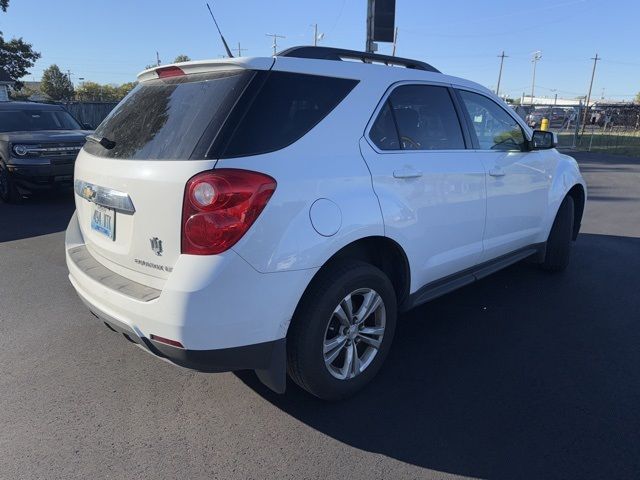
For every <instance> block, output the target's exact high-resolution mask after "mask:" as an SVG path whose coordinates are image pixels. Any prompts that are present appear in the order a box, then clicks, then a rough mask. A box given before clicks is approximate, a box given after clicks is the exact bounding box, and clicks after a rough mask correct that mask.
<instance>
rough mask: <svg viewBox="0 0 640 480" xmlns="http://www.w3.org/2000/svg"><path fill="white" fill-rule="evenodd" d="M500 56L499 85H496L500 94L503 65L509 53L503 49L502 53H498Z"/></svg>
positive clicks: (498, 94)
mask: <svg viewBox="0 0 640 480" xmlns="http://www.w3.org/2000/svg"><path fill="white" fill-rule="evenodd" d="M498 57H500V71H499V72H498V86H497V87H496V95H497V96H500V80H502V65H503V64H504V59H505V58H509V55H505V54H504V50H503V51H502V53H501V54H500V55H498Z"/></svg>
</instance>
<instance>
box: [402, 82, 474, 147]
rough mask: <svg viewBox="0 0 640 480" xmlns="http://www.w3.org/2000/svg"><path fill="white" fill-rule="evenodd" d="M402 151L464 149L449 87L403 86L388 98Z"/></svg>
mask: <svg viewBox="0 0 640 480" xmlns="http://www.w3.org/2000/svg"><path fill="white" fill-rule="evenodd" d="M389 103H390V105H391V106H392V110H393V115H394V117H395V121H396V124H397V126H398V133H399V136H400V146H401V148H402V149H403V150H454V149H463V148H465V145H464V138H463V136H462V129H461V128H460V122H459V120H458V115H457V114H456V110H455V108H454V106H453V102H452V101H451V96H450V95H449V90H448V89H447V88H445V87H436V86H431V85H403V86H401V87H398V88H396V89H395V90H394V91H393V93H392V94H391V96H390V97H389Z"/></svg>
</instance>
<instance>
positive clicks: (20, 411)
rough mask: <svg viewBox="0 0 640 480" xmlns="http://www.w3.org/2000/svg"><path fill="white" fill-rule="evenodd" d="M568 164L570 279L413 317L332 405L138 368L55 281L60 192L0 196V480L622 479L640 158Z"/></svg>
mask: <svg viewBox="0 0 640 480" xmlns="http://www.w3.org/2000/svg"><path fill="white" fill-rule="evenodd" d="M575 156H576V158H578V159H579V161H580V163H581V167H582V171H583V173H584V175H585V177H586V179H587V182H588V184H589V195H590V200H589V203H588V206H587V210H586V213H585V218H584V221H583V225H582V233H581V235H580V237H579V239H578V242H577V243H576V244H575V248H574V250H573V258H572V264H571V265H570V267H569V269H568V270H567V271H566V272H565V273H563V274H559V275H551V274H547V273H544V272H542V271H540V270H538V269H537V268H535V266H532V265H529V264H525V263H523V264H517V265H514V266H512V267H510V268H508V269H507V270H505V271H502V272H500V273H497V274H495V275H493V276H491V277H489V278H487V279H485V280H483V281H481V282H478V283H476V284H474V285H471V286H468V287H465V288H464V289H461V290H459V291H457V292H454V293H452V294H449V295H447V296H446V297H442V298H440V299H438V300H435V301H433V302H431V303H429V304H427V305H425V306H423V307H420V308H418V309H416V310H414V311H412V312H410V313H409V314H407V315H405V316H404V318H402V321H401V322H400V323H399V325H398V329H397V334H396V335H397V336H396V339H395V342H394V347H393V349H392V352H391V354H390V357H389V359H388V362H387V365H386V366H385V368H384V369H383V371H382V372H381V374H380V375H379V377H378V378H377V379H376V381H375V382H374V383H373V385H371V386H370V387H369V388H367V389H366V390H365V391H364V392H363V393H362V394H360V395H358V396H357V397H355V398H353V399H351V400H349V401H346V402H342V403H337V404H327V403H322V402H320V401H317V400H315V399H313V398H311V397H310V396H308V395H307V394H305V393H303V392H302V391H301V390H299V389H298V388H296V387H295V386H294V385H289V387H288V391H287V393H286V394H285V395H283V396H279V395H276V394H273V393H271V392H270V391H269V390H267V389H266V388H265V387H263V386H262V385H261V384H260V383H259V382H258V381H257V380H256V379H255V377H254V376H253V374H252V373H247V372H240V373H237V374H233V373H226V374H203V373H195V372H191V371H187V370H184V369H180V368H177V367H173V366H171V365H168V364H165V363H164V362H161V361H158V360H156V359H154V358H152V357H151V356H150V355H148V354H146V353H144V352H143V351H141V350H140V349H138V348H137V347H135V346H134V345H132V344H130V343H128V342H126V341H124V340H123V339H122V338H120V337H118V336H116V334H115V333H113V332H111V331H109V330H107V328H105V327H104V326H103V325H101V324H100V323H99V322H97V321H96V320H95V319H94V317H92V316H91V315H90V314H89V313H88V311H87V310H86V309H85V308H84V306H83V305H82V304H81V302H80V300H79V299H78V298H77V297H76V295H75V293H74V290H73V288H72V287H71V285H70V284H69V282H68V280H67V271H66V267H65V263H64V256H63V240H64V229H65V227H66V224H67V221H68V219H69V217H70V216H71V214H72V212H73V208H74V207H73V202H72V200H71V199H70V194H62V195H56V196H54V197H40V198H34V199H31V200H29V201H28V202H26V203H25V204H24V205H21V206H10V205H4V204H0V478H7V479H14V478H189V479H194V478H221V479H228V478H281V479H284V478H336V477H340V478H352V479H359V478H367V479H373V478H393V479H398V478H449V477H455V476H458V475H459V476H468V477H480V478H496V479H514V478H527V479H528V478H530V479H542V478H544V479H551V478H607V479H611V478H639V477H640V368H639V367H640V294H639V293H638V290H639V288H638V287H639V286H640V159H633V158H627V157H619V156H607V155H602V154H586V153H582V154H576V155H575Z"/></svg>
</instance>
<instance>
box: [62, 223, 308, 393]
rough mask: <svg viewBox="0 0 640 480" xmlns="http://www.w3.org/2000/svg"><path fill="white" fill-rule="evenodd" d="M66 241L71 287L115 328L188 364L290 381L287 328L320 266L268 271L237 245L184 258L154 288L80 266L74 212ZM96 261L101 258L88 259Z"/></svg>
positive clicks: (158, 353) (81, 242) (157, 352)
mask: <svg viewBox="0 0 640 480" xmlns="http://www.w3.org/2000/svg"><path fill="white" fill-rule="evenodd" d="M65 244H66V245H65V250H66V259H67V266H68V268H69V279H70V281H71V283H72V285H73V286H74V288H75V289H76V291H77V293H78V295H79V296H80V298H81V299H82V301H83V302H84V303H85V304H86V305H87V307H88V308H89V310H91V312H93V314H94V315H95V316H96V317H98V318H99V319H100V320H102V321H103V322H104V323H106V324H107V325H108V326H110V327H111V328H112V330H115V331H117V332H120V333H122V334H123V335H124V336H125V337H127V338H128V339H129V340H131V341H133V342H135V343H137V344H139V345H140V346H142V347H143V348H144V349H145V350H147V351H149V352H151V353H153V354H155V355H156V356H158V357H161V358H164V359H166V360H169V361H171V362H172V363H174V364H177V365H180V366H183V367H187V368H192V369H196V370H200V371H208V372H220V371H231V370H242V369H253V370H256V371H257V372H258V374H259V376H260V377H261V378H262V379H263V381H264V382H265V383H267V384H269V381H268V380H265V378H263V377H268V376H269V375H270V374H273V372H276V373H277V375H276V374H273V375H271V376H274V375H276V376H277V377H278V378H280V379H282V382H281V383H282V385H283V384H284V380H283V378H284V361H285V350H284V345H285V336H286V332H287V329H288V326H289V322H290V320H291V317H292V316H293V312H294V310H295V308H296V306H297V303H298V300H299V298H300V297H301V296H302V293H303V292H304V289H305V288H306V286H307V285H308V283H309V281H310V280H311V278H312V277H313V275H314V274H315V272H316V271H317V269H311V270H298V271H290V272H281V273H268V274H264V273H259V272H257V271H256V270H255V269H253V267H251V266H250V265H249V264H248V263H247V262H245V261H244V260H243V259H242V258H241V257H240V256H239V255H238V254H236V253H235V252H233V251H232V250H229V251H227V252H225V253H223V254H221V255H215V256H192V255H181V256H180V257H179V259H178V262H177V263H176V264H175V265H174V268H173V271H172V273H171V275H170V276H169V278H168V279H167V280H166V282H165V283H164V285H163V286H162V288H161V289H159V290H156V291H155V292H157V293H154V292H151V293H149V292H147V291H144V290H142V289H140V288H139V287H142V285H140V284H135V285H131V284H132V283H135V282H132V281H131V280H129V279H127V278H125V277H122V276H120V275H119V274H117V273H115V272H113V271H110V270H106V269H105V267H104V266H102V264H100V265H99V266H98V265H83V264H82V261H83V260H82V259H80V260H79V259H78V257H77V256H75V255H74V252H75V251H77V250H78V248H79V247H80V248H82V247H83V245H84V240H83V238H82V234H81V232H80V228H79V225H78V220H77V216H76V215H75V214H74V215H73V217H72V218H71V222H70V224H69V227H68V229H67V235H66V241H65ZM87 251H88V252H89V253H90V248H88V249H87ZM91 260H93V261H94V262H97V260H95V259H89V258H86V257H85V261H91ZM101 269H102V270H101ZM105 270H106V271H105ZM152 335H156V336H160V337H164V338H168V339H171V340H176V341H178V342H180V343H181V344H182V345H183V346H184V348H177V347H172V346H169V345H166V344H161V343H158V342H156V341H153V340H151V338H152ZM270 386H272V385H270ZM272 388H274V387H273V386H272ZM274 389H275V390H278V388H274Z"/></svg>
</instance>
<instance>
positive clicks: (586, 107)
mask: <svg viewBox="0 0 640 480" xmlns="http://www.w3.org/2000/svg"><path fill="white" fill-rule="evenodd" d="M591 60H593V70H591V82H590V83H589V93H587V103H586V104H585V106H584V115H583V116H582V132H581V135H582V133H584V127H585V124H586V123H587V112H588V111H589V102H590V101H591V89H592V88H593V78H594V77H595V76H596V64H597V63H598V60H602V57H598V54H597V53H596V56H595V57H592V58H591Z"/></svg>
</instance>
